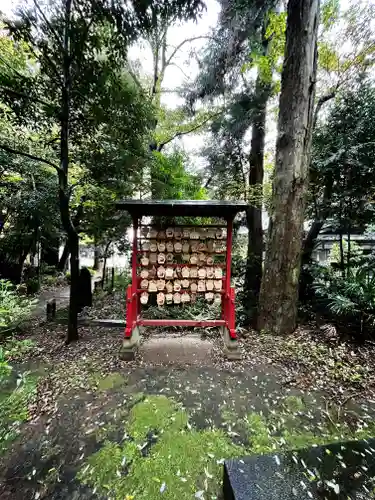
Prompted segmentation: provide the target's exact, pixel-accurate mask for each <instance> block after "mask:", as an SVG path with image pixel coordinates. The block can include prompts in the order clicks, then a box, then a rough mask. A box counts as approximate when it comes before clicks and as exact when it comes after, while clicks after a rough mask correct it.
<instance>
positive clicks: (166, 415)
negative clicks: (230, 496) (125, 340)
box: [79, 396, 244, 500]
mask: <svg viewBox="0 0 375 500" xmlns="http://www.w3.org/2000/svg"><path fill="white" fill-rule="evenodd" d="M126 431H127V433H128V435H129V440H128V441H126V442H125V443H124V444H122V445H118V444H115V443H111V442H108V441H107V442H106V443H105V445H104V446H103V448H102V449H101V450H100V451H99V452H98V453H96V454H94V455H92V456H91V457H89V459H88V462H87V463H86V465H85V466H84V467H83V468H82V470H81V471H80V473H79V479H80V480H81V481H82V482H84V483H85V484H88V485H90V486H91V487H93V488H96V489H97V491H99V492H100V493H102V494H104V495H110V496H112V497H114V498H115V499H121V500H123V499H124V498H127V495H129V497H130V498H131V497H132V496H134V499H137V500H140V499H144V500H145V499H151V498H158V497H159V496H160V494H161V493H163V498H165V499H170V500H171V499H176V498H178V499H179V500H184V499H191V498H193V497H194V494H195V493H196V492H197V491H200V490H205V491H206V492H209V494H210V495H212V496H214V498H215V496H216V494H217V492H218V485H219V484H220V481H221V474H222V470H221V460H222V459H223V458H228V457H233V456H237V455H238V454H241V453H243V451H244V450H243V449H242V448H241V447H240V446H236V445H234V444H232V443H231V441H230V440H229V438H228V437H227V436H226V435H225V434H224V432H222V431H220V430H205V431H197V430H195V429H193V428H191V426H190V425H189V423H188V415H187V413H186V411H185V410H184V409H183V408H182V407H181V406H180V405H178V404H176V403H175V402H174V401H173V400H171V399H168V398H166V397H165V396H150V397H147V398H146V399H145V400H144V401H141V402H139V403H137V404H136V405H135V406H134V407H133V408H132V410H131V411H130V415H129V425H128V427H127V428H126ZM145 450H146V453H145ZM218 462H219V463H218Z"/></svg>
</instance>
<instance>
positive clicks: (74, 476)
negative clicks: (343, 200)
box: [0, 294, 375, 500]
mask: <svg viewBox="0 0 375 500" xmlns="http://www.w3.org/2000/svg"><path fill="white" fill-rule="evenodd" d="M122 308H123V301H122V294H121V295H120V294H119V295H116V294H114V295H112V296H106V297H101V298H100V299H98V301H97V303H96V306H95V310H96V311H100V317H103V318H104V317H113V316H116V315H117V316H118V317H119V316H120V314H123V311H122ZM38 321H40V320H33V322H32V323H30V325H29V327H28V329H27V330H26V331H25V332H24V333H23V335H22V336H21V337H22V338H27V339H32V340H33V341H34V346H33V347H32V348H30V349H28V350H25V352H24V353H23V354H22V359H20V357H19V355H16V354H15V359H14V362H13V367H14V377H13V382H12V383H13V384H14V387H15V385H16V381H17V374H18V375H19V374H22V373H25V371H27V372H29V375H28V379H29V380H33V381H35V384H34V386H33V387H34V388H35V390H34V391H32V390H31V391H30V393H28V394H31V396H30V397H29V398H28V399H27V406H26V410H27V411H19V412H18V414H16V413H15V412H14V411H13V410H12V411H13V413H14V418H16V419H18V420H17V422H19V423H17V426H16V430H17V432H15V433H14V436H12V439H8V440H6V446H5V445H4V446H3V448H4V449H3V452H2V456H1V458H0V460H1V462H0V466H1V470H0V497H1V498H2V499H16V500H18V499H20V500H21V499H22V500H28V499H38V498H50V499H58V498H59V499H85V498H87V499H88V498H112V499H121V500H123V499H125V498H126V499H127V500H131V499H134V500H138V499H154V498H159V497H160V498H166V499H182V500H184V499H188V498H201V499H213V498H220V480H221V475H222V460H223V458H227V457H231V456H241V455H245V454H250V453H267V452H272V453H276V452H278V451H282V450H285V449H295V448H300V447H305V446H309V445H313V444H320V443H328V442H332V441H337V440H340V441H341V440H347V439H359V438H363V437H369V436H375V432H374V431H375V429H374V423H373V421H374V414H375V396H374V390H375V368H374V366H373V362H372V359H373V358H374V354H375V352H374V346H373V345H372V344H370V343H369V344H366V345H362V346H358V345H355V344H351V343H350V342H344V341H342V340H341V339H339V338H338V336H337V334H336V332H335V331H334V329H332V328H328V327H325V328H319V329H318V328H316V327H306V328H300V329H299V330H298V331H297V332H296V333H295V334H294V335H293V336H290V337H285V338H274V337H271V336H267V335H256V334H254V333H247V334H246V335H243V336H242V338H241V341H240V342H241V349H242V351H243V354H244V357H243V360H242V361H240V362H228V361H226V360H225V359H224V358H223V356H222V352H221V342H220V339H218V337H217V333H216V331H214V330H213V329H212V330H207V331H203V332H199V333H198V334H196V337H195V338H196V342H195V345H196V349H197V350H199V339H203V340H204V345H205V348H207V345H208V344H207V343H209V344H210V346H211V347H210V349H209V350H208V351H207V352H208V354H207V356H205V357H204V358H202V356H197V357H194V356H192V357H191V359H187V360H186V359H185V360H183V361H181V359H180V360H179V361H178V362H177V363H176V360H175V359H173V356H171V357H170V358H169V362H167V363H166V361H165V359H163V360H162V361H160V362H158V358H157V357H156V358H155V360H154V361H150V359H152V356H151V358H150V357H149V356H147V359H146V357H145V356H144V354H145V353H146V352H149V351H148V348H149V346H150V343H149V340H150V338H151V339H154V337H155V335H158V337H157V338H158V341H159V342H160V343H161V344H162V343H163V342H164V340H165V338H167V339H168V338H170V336H171V335H172V337H173V336H174V334H175V333H176V332H165V331H160V330H158V331H157V332H155V331H148V332H147V335H146V336H144V339H143V345H142V346H141V349H140V352H139V354H138V356H137V358H136V360H135V361H133V362H124V361H121V360H120V359H119V358H118V352H119V347H120V343H121V332H120V331H113V330H108V329H103V328H90V329H89V328H81V329H80V335H81V338H80V341H79V342H78V343H77V344H73V345H70V346H68V347H65V346H64V345H63V339H64V332H65V326H64V325H58V324H53V325H51V324H39V323H38ZM180 334H181V335H182V336H185V335H186V341H187V342H188V340H189V338H190V339H191V337H192V336H191V332H180ZM153 342H154V343H155V340H153ZM202 345H203V344H202ZM13 389H14V388H13ZM8 390H11V389H10V388H8ZM25 401H26V400H25ZM25 401H23V402H21V403H20V402H18V405H19V406H20V405H21V406H22V404H23V405H25V404H26V403H25ZM18 410H20V408H18ZM10 413H12V412H10ZM1 425H2V426H3V427H4V426H6V425H10V424H9V422H8V423H6V422H5V423H4V422H3V423H2V424H1ZM13 430H14V427H13ZM3 431H4V432H3V433H2V435H6V432H5V431H6V429H3ZM3 441H4V440H3ZM4 442H5V441H4Z"/></svg>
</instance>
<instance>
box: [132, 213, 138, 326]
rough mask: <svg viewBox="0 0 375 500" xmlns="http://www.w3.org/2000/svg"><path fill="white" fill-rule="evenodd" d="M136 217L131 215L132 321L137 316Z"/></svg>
mask: <svg viewBox="0 0 375 500" xmlns="http://www.w3.org/2000/svg"><path fill="white" fill-rule="evenodd" d="M137 250H138V217H136V216H134V217H133V259H132V299H133V300H132V302H133V322H134V321H136V320H137V317H138V295H137V289H138V276H137V263H138V254H137Z"/></svg>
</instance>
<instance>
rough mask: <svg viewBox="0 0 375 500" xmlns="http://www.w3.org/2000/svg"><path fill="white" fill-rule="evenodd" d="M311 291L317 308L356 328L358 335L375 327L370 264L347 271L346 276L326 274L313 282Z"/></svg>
mask: <svg viewBox="0 0 375 500" xmlns="http://www.w3.org/2000/svg"><path fill="white" fill-rule="evenodd" d="M327 277H328V279H327ZM314 290H315V294H316V297H317V299H318V301H319V302H320V305H323V306H325V307H326V308H327V309H328V311H329V312H330V313H331V314H332V315H333V316H334V317H336V319H337V320H339V321H346V322H349V323H350V324H351V325H352V326H356V327H358V328H359V332H360V333H361V334H363V333H364V332H365V330H372V329H373V327H374V326H375V268H374V266H373V265H372V264H371V265H363V266H361V267H359V268H353V269H348V270H347V274H346V276H345V277H343V276H342V275H341V274H339V273H334V272H331V273H328V274H327V273H325V274H324V275H323V277H320V278H317V279H316V281H315V284H314Z"/></svg>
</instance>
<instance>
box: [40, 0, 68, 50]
mask: <svg viewBox="0 0 375 500" xmlns="http://www.w3.org/2000/svg"><path fill="white" fill-rule="evenodd" d="M33 1H34V5H35V7H36V9H37V10H38V12H39V14H40V15H41V16H42V18H43V20H44V22H45V23H46V25H47V27H48V29H49V30H50V32H51V33H52V34H53V36H54V37H55V39H56V42H57V44H58V45H59V47H60V49H61V50H62V51H63V52H64V51H65V49H64V46H63V42H62V39H61V38H60V36H59V34H58V33H57V31H56V30H55V29H54V28H53V26H52V25H51V23H50V22H49V21H48V19H47V17H46V16H45V14H44V12H43V10H42V9H41V7H40V6H39V4H38V1H37V0H33Z"/></svg>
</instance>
